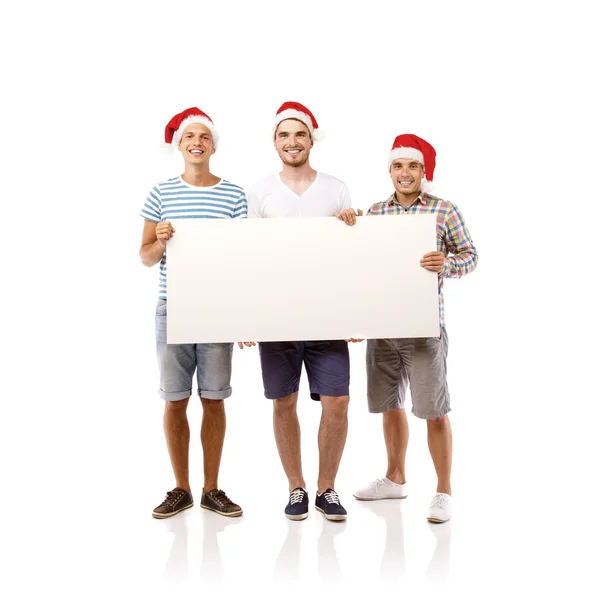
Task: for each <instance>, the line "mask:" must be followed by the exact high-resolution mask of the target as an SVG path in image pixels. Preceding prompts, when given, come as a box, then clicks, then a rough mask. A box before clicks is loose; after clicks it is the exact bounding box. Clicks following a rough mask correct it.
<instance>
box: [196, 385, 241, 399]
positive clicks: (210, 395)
mask: <svg viewBox="0 0 598 600" xmlns="http://www.w3.org/2000/svg"><path fill="white" fill-rule="evenodd" d="M232 393H233V388H232V387H229V388H228V389H226V390H220V391H218V390H216V391H210V390H200V391H198V392H197V395H198V396H199V397H200V398H203V399H204V400H226V399H227V398H230V396H231V394H232Z"/></svg>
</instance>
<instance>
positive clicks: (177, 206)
mask: <svg viewBox="0 0 598 600" xmlns="http://www.w3.org/2000/svg"><path fill="white" fill-rule="evenodd" d="M140 215H141V216H142V217H143V218H144V219H148V220H149V221H152V222H153V223H159V222H160V221H173V220H174V219H243V218H246V217H247V198H246V197H245V192H244V191H243V188H242V187H239V186H238V185H235V184H234V183H231V182H230V181H226V180H225V179H221V180H220V182H219V183H217V184H216V185H214V186H212V187H196V186H194V185H189V184H188V183H185V182H184V181H183V180H182V179H181V178H180V177H173V178H172V179H168V180H167V181H162V182H161V183H158V184H157V185H155V186H154V187H153V188H152V189H151V191H150V193H149V195H148V197H147V200H146V201H145V204H144V205H143V208H142V209H141V213H140ZM175 229H176V227H175ZM158 296H159V298H161V299H162V300H166V252H165V253H164V254H163V255H162V260H161V261H160V282H159V291H158Z"/></svg>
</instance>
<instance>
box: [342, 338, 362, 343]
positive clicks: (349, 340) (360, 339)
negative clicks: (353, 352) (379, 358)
mask: <svg viewBox="0 0 598 600" xmlns="http://www.w3.org/2000/svg"><path fill="white" fill-rule="evenodd" d="M364 339H365V338H349V339H348V340H345V342H363V340H364Z"/></svg>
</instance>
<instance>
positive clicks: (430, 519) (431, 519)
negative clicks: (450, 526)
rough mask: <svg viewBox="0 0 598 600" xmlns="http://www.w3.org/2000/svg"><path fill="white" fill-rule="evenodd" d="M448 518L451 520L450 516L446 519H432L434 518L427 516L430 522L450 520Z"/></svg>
mask: <svg viewBox="0 0 598 600" xmlns="http://www.w3.org/2000/svg"><path fill="white" fill-rule="evenodd" d="M450 520H451V518H450V517H449V518H448V519H434V518H430V517H428V521H430V523H446V522H447V521H450Z"/></svg>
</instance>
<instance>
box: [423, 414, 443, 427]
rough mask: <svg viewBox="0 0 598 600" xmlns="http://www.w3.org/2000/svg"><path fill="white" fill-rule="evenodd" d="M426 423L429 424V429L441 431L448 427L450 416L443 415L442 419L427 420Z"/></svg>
mask: <svg viewBox="0 0 598 600" xmlns="http://www.w3.org/2000/svg"><path fill="white" fill-rule="evenodd" d="M426 422H427V423H428V429H433V430H441V429H446V428H447V427H448V423H449V418H448V415H442V417H437V418H435V419H427V421H426Z"/></svg>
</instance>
